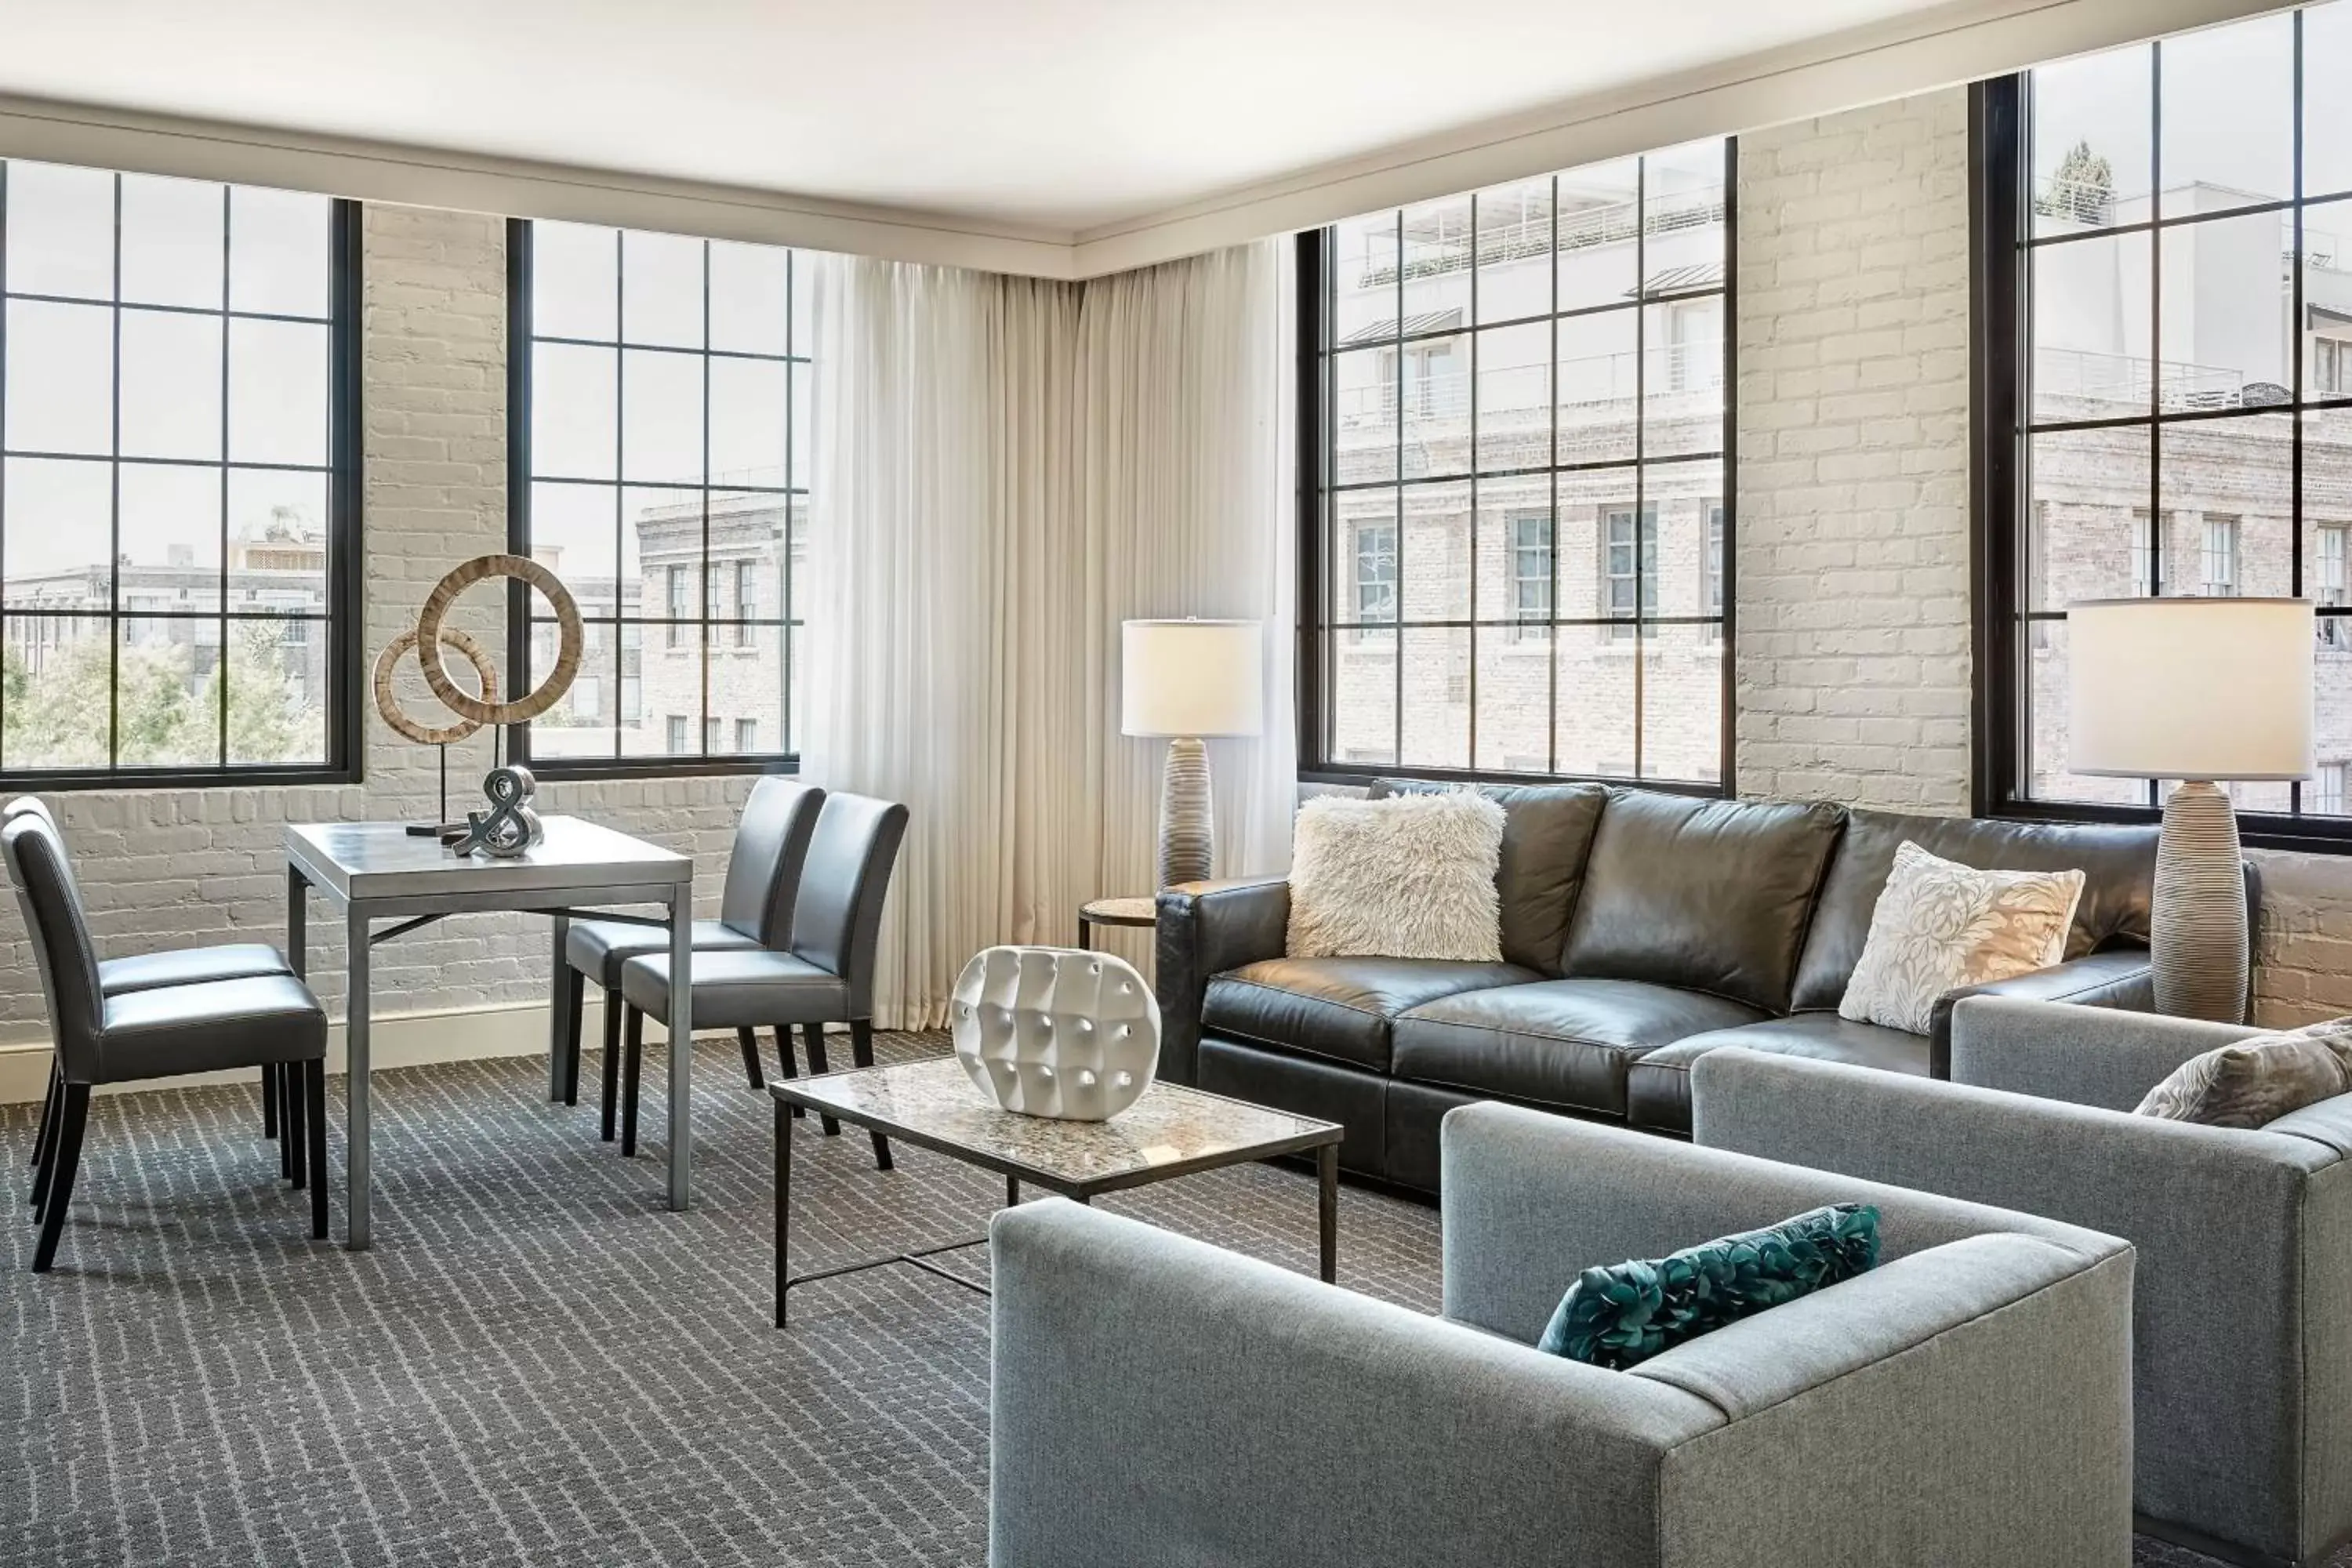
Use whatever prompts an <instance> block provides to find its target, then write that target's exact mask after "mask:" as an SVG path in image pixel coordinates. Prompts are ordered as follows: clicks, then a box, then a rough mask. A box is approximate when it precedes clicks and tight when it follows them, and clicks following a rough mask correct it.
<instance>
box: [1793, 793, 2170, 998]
mask: <svg viewBox="0 0 2352 1568" xmlns="http://www.w3.org/2000/svg"><path fill="white" fill-rule="evenodd" d="M2156 834H2157V830H2156V829H2155V828H2153V827H2126V826H2105V825H2101V824H2095V823H2083V822H2067V823H2056V822H1995V821H1990V820H1986V819H1983V818H1978V817H1966V816H1908V815H1906V814H1904V813H1901V812H1893V811H1862V810H1853V811H1849V812H1848V813H1847V814H1846V827H1845V836H1844V837H1843V838H1842V839H1840V840H1839V842H1838V847H1837V854H1836V855H1835V856H1834V857H1833V858H1832V859H1831V861H1830V868H1829V876H1828V878H1827V879H1826V880H1825V881H1823V883H1822V894H1821V900H1820V904H1819V907H1818V909H1817V910H1815V911H1814V914H1813V921H1812V929H1811V931H1810V932H1808V933H1807V935H1806V938H1805V947H1804V957H1803V958H1802V959H1801V960H1800V961H1799V963H1798V965H1797V984H1796V989H1795V991H1794V993H1793V994H1791V996H1790V1006H1792V1007H1795V1008H1797V1009H1800V1010H1802V1009H1806V1008H1813V1007H1820V1008H1826V1009H1830V1010H1832V1011H1834V1010H1835V1009H1836V1007H1837V1005H1838V1003H1839V1002H1840V1001H1841V1000H1842V999H1843V997H1844V995H1845V983H1846V980H1847V978H1848V977H1849V976H1851V975H1852V974H1853V966H1854V965H1855V964H1856V963H1859V962H1861V959H1862V946H1863V942H1864V941H1865V940H1866V939H1867V938H1868V937H1869V935H1870V917H1871V912H1872V911H1873V910H1875V909H1876V908H1877V907H1878V895H1879V892H1880V891H1881V890H1882V889H1885V886H1886V877H1887V873H1888V872H1889V871H1891V870H1892V869H1893V868H1894V866H1895V850H1896V849H1897V848H1899V847H1901V846H1902V845H1903V843H1904V842H1905V841H1906V840H1908V841H1910V842H1911V843H1914V844H1916V845H1918V846H1919V847H1920V848H1922V849H1925V850H1927V852H1928V853H1929V854H1931V855H1938V856H1941V857H1942V858H1945V859H1947V860H1957V861H1958V862H1959V863H1960V864H1961V865H1963V866H1974V867H1978V868H1980V869H1983V870H1989V871H2068V870H2079V871H2081V872H2083V873H2084V883H2083V898H2082V901H2081V902H2079V903H2078V904H2076V905H2075V906H2074V931H2073V932H2072V933H2071V935H2070V936H2069V937H2068V939H2067V942H2066V956H2067V957H2068V958H2080V957H2081V956H2082V955H2083V954H2084V953H2086V952H2090V951H2091V950H2092V949H2093V948H2095V947H2099V946H2102V945H2104V944H2105V943H2107V942H2115V941H2119V940H2120V941H2128V942H2138V943H2142V944H2145V943H2146V942H2147V935H2148V925H2147V911H2148V905H2149V902H2150V900H2151V898H2152V897H2153V889H2154V887H2155V880H2156Z"/></svg>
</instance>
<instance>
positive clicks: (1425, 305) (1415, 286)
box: [1403, 196, 1470, 336]
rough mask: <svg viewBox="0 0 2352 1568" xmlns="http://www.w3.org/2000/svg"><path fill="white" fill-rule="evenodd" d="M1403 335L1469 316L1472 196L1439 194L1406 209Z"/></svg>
mask: <svg viewBox="0 0 2352 1568" xmlns="http://www.w3.org/2000/svg"><path fill="white" fill-rule="evenodd" d="M1403 236H1404V238H1403V254H1404V327H1403V331H1404V332H1405V334H1406V335H1407V336H1410V335H1411V334H1412V333H1413V332H1415V331H1437V330H1442V329H1445V328H1451V327H1459V326H1464V325H1465V324H1467V323H1468V321H1469V320H1470V198H1469V197H1467V196H1443V197H1440V198H1439V199H1438V200H1436V201H1433V202H1423V203H1422V204H1421V205H1419V206H1413V207H1407V208H1405V209H1404V222H1403Z"/></svg>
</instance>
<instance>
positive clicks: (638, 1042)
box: [621, 1007, 646, 1160]
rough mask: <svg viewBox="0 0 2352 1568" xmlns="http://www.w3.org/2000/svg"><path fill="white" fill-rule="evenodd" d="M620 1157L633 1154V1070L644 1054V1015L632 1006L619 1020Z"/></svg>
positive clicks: (635, 1117)
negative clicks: (621, 1042)
mask: <svg viewBox="0 0 2352 1568" xmlns="http://www.w3.org/2000/svg"><path fill="white" fill-rule="evenodd" d="M621 1033H622V1035H623V1037H624V1040H623V1044H622V1047H621V1158H622V1159H624V1160H634V1159H635V1158H636V1157H637V1069H638V1068H639V1067H640V1066H641V1065H642V1064H643V1062H644V1061H645V1056H646V1016H645V1015H644V1014H643V1013H640V1012H638V1011H637V1010H636V1009H635V1007H632V1008H630V1009H629V1010H628V1016H627V1017H626V1018H625V1019H624V1020H623V1021H622V1024H621Z"/></svg>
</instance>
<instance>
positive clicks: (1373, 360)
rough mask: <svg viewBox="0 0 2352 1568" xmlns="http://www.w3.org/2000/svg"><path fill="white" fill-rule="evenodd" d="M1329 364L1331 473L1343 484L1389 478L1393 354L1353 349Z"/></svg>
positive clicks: (1393, 468) (1395, 389)
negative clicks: (1331, 380) (1332, 377)
mask: <svg viewBox="0 0 2352 1568" xmlns="http://www.w3.org/2000/svg"><path fill="white" fill-rule="evenodd" d="M1332 363H1333V365H1334V368H1335V373H1336V374H1335V381H1334V384H1333V387H1332V392H1331V398H1332V407H1331V426H1332V438H1333V453H1332V463H1331V468H1332V475H1333V477H1334V478H1335V479H1338V480H1339V483H1341V484H1343V485H1352V484H1362V483H1366V482H1368V481H1372V480H1381V479H1395V478H1396V477H1397V447H1396V442H1397V401H1398V398H1399V396H1400V395H1401V393H1400V390H1399V386H1398V380H1397V373H1398V368H1399V356H1398V352H1397V351H1396V350H1395V349H1393V348H1385V349H1380V348H1367V349H1354V350H1349V351H1347V352H1343V353H1339V354H1337V355H1335V356H1333V361H1332Z"/></svg>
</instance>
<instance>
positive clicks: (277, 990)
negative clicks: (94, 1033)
mask: <svg viewBox="0 0 2352 1568" xmlns="http://www.w3.org/2000/svg"><path fill="white" fill-rule="evenodd" d="M326 1054H327V1014H326V1009H324V1008H322V1007H320V1005H319V999H318V998H317V997H315V996H313V995H311V994H310V987H309V986H307V985H304V984H302V983H301V982H300V981H299V980H297V979H295V978H294V977H293V976H292V975H290V974H267V975H250V976H247V977H246V978H245V979H242V980H211V981H205V982H204V983H202V984H195V985H168V986H158V987H156V988H154V989H152V990H147V991H132V992H128V993H125V994H121V995H118V996H109V997H107V998H106V1022H105V1025H104V1026H103V1027H102V1028H101V1029H100V1032H99V1043H98V1062H99V1074H98V1076H97V1077H96V1078H94V1079H92V1081H93V1082H97V1083H122V1082H127V1081H130V1080H132V1079H146V1078H171V1077H173V1076H175V1075H177V1074H180V1073H186V1072H216V1071H219V1070H221V1069H223V1068H249V1067H258V1066H260V1065H261V1064H262V1063H264V1062H306V1061H310V1060H312V1059H313V1058H320V1057H323V1056H325V1055H326Z"/></svg>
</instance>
